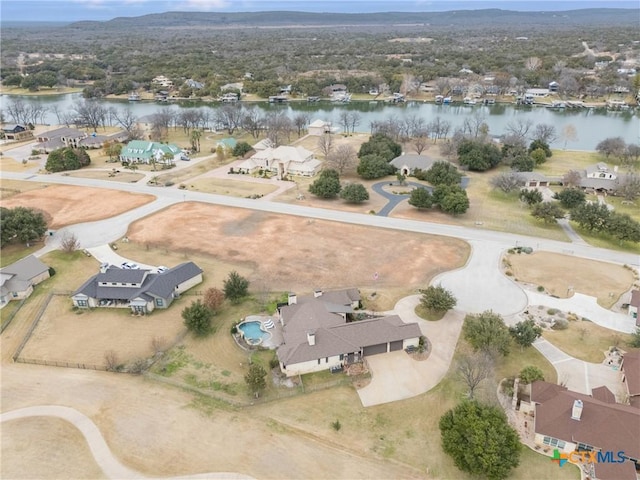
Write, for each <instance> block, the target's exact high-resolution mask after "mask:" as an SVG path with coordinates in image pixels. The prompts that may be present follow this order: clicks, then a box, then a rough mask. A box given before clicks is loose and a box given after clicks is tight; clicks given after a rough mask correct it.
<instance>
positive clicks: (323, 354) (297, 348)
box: [277, 288, 422, 376]
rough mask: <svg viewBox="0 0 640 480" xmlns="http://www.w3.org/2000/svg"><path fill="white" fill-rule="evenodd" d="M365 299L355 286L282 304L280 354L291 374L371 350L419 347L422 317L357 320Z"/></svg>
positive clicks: (336, 365)
mask: <svg viewBox="0 0 640 480" xmlns="http://www.w3.org/2000/svg"><path fill="white" fill-rule="evenodd" d="M359 305H360V292H359V291H358V290H357V289H355V288H350V289H345V290H338V291H332V292H323V291H321V290H316V291H315V292H314V293H313V295H307V296H302V297H298V296H297V295H295V294H290V295H289V301H288V303H287V305H282V306H280V307H279V309H278V311H279V319H280V323H281V325H282V336H283V339H284V342H283V344H282V345H280V346H279V347H278V350H277V356H278V360H279V362H280V369H281V371H282V372H283V373H284V374H285V375H287V376H295V375H300V374H305V373H311V372H318V371H321V370H329V369H332V368H339V367H342V366H344V365H347V364H350V363H353V362H357V361H359V360H361V359H362V358H365V357H367V356H369V355H377V354H381V353H387V352H391V351H396V350H402V349H405V348H407V347H409V346H413V347H417V346H418V343H419V340H420V336H421V335H422V332H421V331H420V327H419V326H418V324H417V323H404V322H403V321H402V319H401V318H400V317H398V316H397V315H391V316H386V317H379V318H369V319H366V320H359V321H353V320H354V319H353V316H352V314H353V313H354V309H355V308H358V307H359Z"/></svg>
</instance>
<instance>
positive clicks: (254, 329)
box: [238, 321, 271, 345]
mask: <svg viewBox="0 0 640 480" xmlns="http://www.w3.org/2000/svg"><path fill="white" fill-rule="evenodd" d="M260 324H261V322H255V321H252V322H244V323H241V324H240V325H238V329H239V330H242V336H243V337H244V339H245V340H246V341H247V343H248V344H250V345H260V344H261V343H262V341H263V340H265V339H267V338H269V337H270V336H271V334H269V333H267V332H265V331H264V330H262V329H261V328H260Z"/></svg>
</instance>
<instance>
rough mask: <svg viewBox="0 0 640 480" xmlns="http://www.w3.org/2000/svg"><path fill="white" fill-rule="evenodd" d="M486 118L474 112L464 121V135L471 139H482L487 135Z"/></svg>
mask: <svg viewBox="0 0 640 480" xmlns="http://www.w3.org/2000/svg"><path fill="white" fill-rule="evenodd" d="M485 120H486V116H485V115H483V114H482V113H480V112H475V113H474V114H473V115H472V116H471V117H467V118H465V119H464V122H463V124H462V130H463V132H464V134H465V135H468V136H470V137H473V138H478V137H484V136H486V135H487V134H488V133H489V126H488V125H487V123H486V122H485Z"/></svg>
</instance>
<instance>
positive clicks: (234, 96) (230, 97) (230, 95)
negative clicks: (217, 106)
mask: <svg viewBox="0 0 640 480" xmlns="http://www.w3.org/2000/svg"><path fill="white" fill-rule="evenodd" d="M218 100H219V101H220V102H222V103H235V102H237V101H238V100H240V95H239V94H238V93H237V92H227V93H225V94H224V95H221V96H220V97H218Z"/></svg>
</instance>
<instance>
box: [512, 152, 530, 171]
mask: <svg viewBox="0 0 640 480" xmlns="http://www.w3.org/2000/svg"><path fill="white" fill-rule="evenodd" d="M535 166H536V161H535V160H534V159H533V158H532V157H531V155H529V154H527V153H525V154H523V155H518V156H517V157H514V158H512V159H511V168H513V169H514V170H515V171H516V172H533V167H535Z"/></svg>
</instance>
